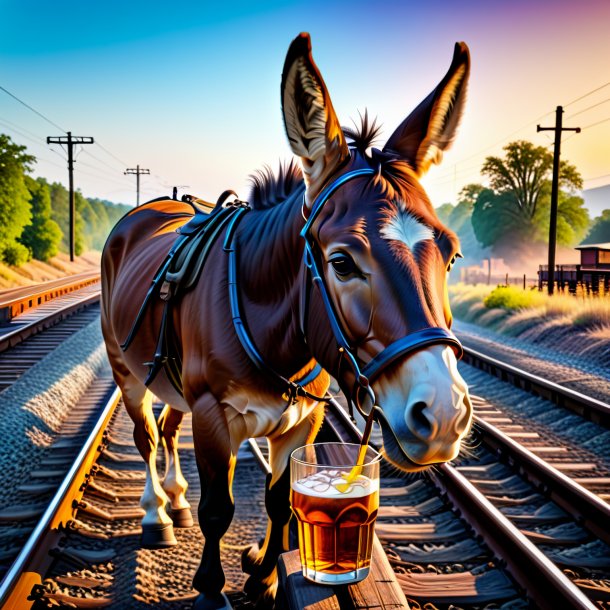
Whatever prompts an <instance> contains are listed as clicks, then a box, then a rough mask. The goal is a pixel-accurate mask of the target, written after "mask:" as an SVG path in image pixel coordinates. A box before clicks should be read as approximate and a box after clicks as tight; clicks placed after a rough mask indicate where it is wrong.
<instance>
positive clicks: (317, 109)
mask: <svg viewBox="0 0 610 610" xmlns="http://www.w3.org/2000/svg"><path fill="white" fill-rule="evenodd" d="M282 111H283V114H284V126H285V127H286V135H287V136H288V141H289V142H290V147H291V148H292V152H293V153H294V154H295V155H298V156H299V157H301V163H302V165H303V175H304V177H305V184H306V185H307V191H306V201H307V203H308V204H310V203H311V202H313V200H314V199H315V197H316V195H317V194H318V193H319V192H320V190H321V189H322V186H323V185H324V182H325V181H326V180H327V179H328V177H329V176H330V175H331V174H332V173H333V172H334V171H335V170H336V169H337V167H338V166H339V165H340V164H341V163H342V162H343V161H344V160H345V158H346V157H347V156H348V155H349V150H348V148H347V142H346V141H345V137H344V135H343V131H342V130H341V126H340V124H339V121H338V119H337V115H336V114H335V111H334V109H333V105H332V102H331V101H330V95H329V94H328V90H327V89H326V85H325V84H324V81H323V80H322V76H321V75H320V72H319V70H318V67H317V66H316V64H315V63H314V61H313V58H312V56H311V40H310V38H309V34H306V33H302V34H300V35H299V36H298V37H297V38H295V39H294V41H293V42H292V44H291V45H290V48H289V49H288V54H287V56H286V62H285V63H284V71H283V73H282Z"/></svg>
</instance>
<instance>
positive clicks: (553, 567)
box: [0, 335, 610, 610]
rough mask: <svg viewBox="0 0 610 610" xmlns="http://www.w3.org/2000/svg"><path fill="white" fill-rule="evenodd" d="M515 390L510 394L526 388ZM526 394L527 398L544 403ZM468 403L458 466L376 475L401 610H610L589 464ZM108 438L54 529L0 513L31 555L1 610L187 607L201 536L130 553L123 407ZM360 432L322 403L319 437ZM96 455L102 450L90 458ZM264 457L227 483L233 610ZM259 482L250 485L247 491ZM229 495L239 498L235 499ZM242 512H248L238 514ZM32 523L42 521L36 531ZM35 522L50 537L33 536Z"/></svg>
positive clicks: (245, 460)
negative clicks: (473, 432) (469, 425)
mask: <svg viewBox="0 0 610 610" xmlns="http://www.w3.org/2000/svg"><path fill="white" fill-rule="evenodd" d="M42 336H44V335H42ZM30 341H32V339H30V340H29V341H28V342H27V343H29V342H30ZM486 366H487V365H486ZM494 366H496V365H495V364H494ZM501 375H503V374H502V373H500V376H501ZM511 375H513V373H511ZM107 381H108V383H109V380H107ZM498 383H500V382H498ZM513 383H515V382H514V381H513ZM523 383H524V382H522V381H517V382H516V383H515V385H518V386H520V387H522V388H523V387H524V385H523ZM528 383H529V382H528ZM108 387H109V386H108ZM531 387H532V386H528V390H530V391H531ZM533 387H534V390H533V391H534V392H535V393H537V394H541V393H542V392H540V391H538V390H537V389H535V386H533ZM553 391H555V390H553ZM557 392H561V389H560V390H557ZM100 393H103V392H102V391H101V390H100ZM114 399H116V396H115V397H114ZM585 399H586V397H585ZM532 400H538V401H541V400H542V399H541V398H539V397H538V398H535V399H532ZM554 400H555V402H556V403H557V404H566V403H562V402H561V400H564V399H561V398H559V399H554ZM572 400H573V396H572V397H571V398H570V401H572ZM597 402H599V401H597ZM474 403H475V414H476V422H477V424H476V425H477V428H478V431H477V434H478V441H477V442H478V445H477V446H476V447H474V448H473V449H472V455H470V456H469V457H465V458H461V459H460V460H459V461H458V462H457V463H456V465H455V466H449V465H444V466H442V467H440V468H438V469H435V471H434V472H433V473H432V475H431V476H424V477H417V478H416V477H413V476H405V475H402V474H400V473H396V472H393V471H392V470H391V469H390V468H385V469H384V473H383V481H382V507H381V509H380V517H379V521H378V528H377V531H378V535H379V537H380V539H381V540H382V542H383V545H384V548H385V550H386V553H387V555H388V557H389V559H390V562H391V564H392V565H393V567H394V569H395V571H396V574H397V578H398V580H399V582H400V583H401V585H402V586H403V590H404V591H405V594H406V595H407V597H408V598H409V599H410V602H411V605H412V608H413V609H417V608H418V607H424V605H425V604H429V605H428V606H426V607H427V608H434V607H438V608H448V607H449V605H451V604H453V607H463V608H482V607H485V606H486V605H488V604H495V605H494V606H493V607H494V608H496V607H501V608H527V607H531V605H532V604H535V605H538V606H540V607H548V608H593V607H597V608H609V607H610V589H609V588H608V583H609V582H610V579H609V576H610V552H608V546H607V543H608V542H610V541H609V540H608V538H609V534H608V529H609V528H608V523H610V519H609V518H608V517H609V515H610V514H609V512H608V505H607V504H606V503H605V502H604V501H603V500H606V499H608V498H607V495H606V491H605V489H606V487H605V478H606V476H605V475H604V476H601V477H600V476H597V474H599V473H598V472H597V471H596V470H595V468H596V467H597V464H596V463H595V462H593V461H592V456H591V455H590V454H587V453H586V452H584V453H582V452H580V453H577V452H575V451H574V447H573V445H572V446H566V445H565V444H564V445H562V444H561V442H560V441H559V440H558V439H557V438H556V437H555V436H553V434H552V433H548V434H547V432H545V431H544V430H542V428H543V427H544V426H543V424H542V423H540V422H538V423H539V424H540V426H541V427H540V428H539V430H542V434H541V433H540V432H539V431H535V432H533V433H532V430H531V429H530V427H531V425H532V423H531V421H530V420H529V419H528V418H527V414H521V416H522V417H523V418H524V419H519V418H518V415H519V414H517V415H515V413H507V412H506V411H505V410H503V409H501V408H498V406H497V405H496V404H490V403H489V402H487V401H484V400H482V399H479V398H477V397H474ZM588 404H590V403H588ZM566 406H567V404H566ZM551 408H553V409H555V408H558V407H551ZM113 409H114V407H113ZM546 409H547V410H549V405H548V404H547V406H546ZM579 409H580V410H579ZM575 412H576V413H581V414H584V416H585V417H587V414H586V413H587V412H588V413H592V412H593V410H592V409H591V408H590V406H589V407H587V409H581V408H580V407H578V406H577V407H576V408H575ZM601 412H603V406H602V411H601ZM573 417H578V418H580V417H581V415H578V416H576V415H574V416H573ZM596 417H598V416H597V415H593V416H592V417H591V419H595V418H596ZM79 419H80V424H82V425H81V429H80V432H79V434H80V437H81V438H82V436H83V433H84V429H85V423H87V422H86V421H85V420H86V418H85V417H82V418H79V417H77V418H76V420H79ZM187 419H188V418H187ZM597 421H599V420H597ZM87 425H90V423H88V424H87ZM587 425H594V424H587ZM108 426H109V427H108V429H107V431H106V433H105V435H104V433H103V432H102V435H103V436H102V438H103V441H102V442H101V443H100V442H99V440H98V441H96V442H94V443H93V444H92V445H95V447H96V450H95V451H94V454H95V455H94V457H93V458H92V457H87V458H86V460H85V462H86V463H87V464H88V465H87V466H85V467H82V466H79V467H76V466H73V467H72V470H71V471H70V472H72V471H73V470H74V469H76V472H80V473H81V475H79V476H82V473H84V474H85V475H87V474H88V475H89V476H88V477H86V480H81V481H80V483H79V484H78V485H76V486H74V485H73V486H72V487H76V488H78V491H77V492H74V491H72V492H69V493H72V494H74V493H76V495H75V496H73V497H72V499H71V500H64V504H62V506H64V508H62V509H61V510H59V512H58V514H60V515H61V518H59V517H49V516H48V512H49V510H50V509H46V508H45V507H46V503H45V504H44V506H43V505H42V504H39V505H38V506H37V507H36V511H35V512H36V515H30V520H29V523H28V524H25V525H24V524H23V523H22V522H21V526H20V525H19V523H17V521H16V520H15V519H16V517H18V516H19V517H23V513H24V511H21V513H22V514H21V515H18V514H17V513H18V512H19V511H18V510H17V511H16V510H13V514H10V512H5V514H4V518H5V520H4V522H5V524H8V525H9V527H11V528H12V529H11V532H12V534H11V533H9V534H8V535H5V538H9V537H11V535H12V537H13V538H14V540H17V541H19V543H20V545H24V551H27V554H28V556H27V557H25V559H18V560H17V563H16V564H14V566H13V568H11V571H10V572H9V573H8V575H10V574H13V577H11V580H10V581H9V580H8V575H7V579H5V581H4V582H3V584H2V588H0V606H1V605H2V604H3V603H5V600H6V599H8V598H7V597H6V596H8V595H12V596H13V597H11V598H10V599H11V600H12V601H11V602H10V603H11V604H13V605H6V606H2V607H7V608H12V607H14V608H27V607H29V606H30V604H31V603H32V602H31V601H30V602H27V601H25V597H27V594H29V593H30V591H31V590H32V585H33V584H35V585H37V586H36V587H35V588H34V592H33V597H34V598H35V599H36V600H37V601H36V602H35V607H36V608H38V607H47V606H46V605H45V604H49V603H60V604H72V605H74V606H76V607H116V608H123V607H126V608H127V607H129V608H131V607H134V608H136V607H137V608H140V607H141V608H144V607H150V605H153V606H154V607H156V608H157V607H158V608H171V609H175V608H186V607H189V604H190V600H192V598H193V597H194V595H195V593H194V592H193V591H192V589H191V588H190V577H191V574H192V573H193V571H194V569H195V568H196V565H197V563H198V560H199V556H200V549H201V545H202V539H201V535H200V533H199V530H198V528H194V529H192V530H188V531H184V530H183V531H181V530H177V536H178V540H179V546H178V547H175V548H174V549H170V550H166V551H147V550H143V549H139V518H140V514H141V512H140V509H139V506H138V499H139V495H140V492H141V488H142V485H143V470H144V467H143V464H142V462H141V460H140V458H139V456H138V455H137V452H136V451H135V448H134V447H133V443H132V440H131V422H130V421H129V419H128V418H127V416H126V414H125V412H124V410H123V409H119V410H118V411H117V412H116V413H115V415H113V416H112V417H111V418H110V423H109V424H108ZM104 427H105V425H100V426H98V428H99V429H104ZM357 434H358V431H357V429H355V428H354V426H353V425H352V424H351V422H350V420H349V418H347V417H346V416H345V412H344V411H343V410H342V409H341V407H340V406H339V405H337V404H332V405H331V408H330V409H329V412H328V417H327V423H326V424H325V427H324V429H323V432H322V436H321V437H320V439H321V440H322V439H324V438H326V439H329V438H335V437H338V438H343V439H345V440H348V439H349V440H355V439H356V438H357ZM536 434H537V435H538V436H535V435H536ZM76 436H78V435H76ZM76 436H75V439H74V441H73V442H65V443H64V444H63V449H62V444H61V443H60V445H59V448H58V449H59V450H60V451H59V453H58V454H57V455H56V456H52V457H51V463H50V464H49V467H50V468H52V466H53V462H54V460H57V461H58V462H62V463H63V464H65V463H66V459H67V458H66V455H67V453H68V449H69V448H71V450H72V452H74V451H75V445H76V444H78V443H77V440H76ZM511 437H512V438H511ZM78 442H80V441H78ZM89 444H90V445H91V443H89ZM100 445H101V447H102V448H103V449H104V450H103V451H102V452H100V451H98V450H97V449H99V447H100ZM68 446H70V447H68ZM181 446H182V449H183V451H182V454H183V462H184V469H185V474H186V476H187V479H188V480H189V482H190V483H191V489H190V490H189V499H190V501H191V504H192V505H193V506H195V505H196V503H197V499H198V491H199V490H198V477H197V475H196V466H195V463H194V456H193V455H192V453H193V452H192V438H191V437H190V432H189V429H188V425H186V426H185V431H184V433H183V437H182V440H181ZM528 447H529V448H528ZM579 451H580V450H579ZM570 452H572V453H570ZM81 453H82V452H81ZM264 454H265V447H264V446H262V447H261V445H259V444H251V445H250V447H242V449H241V450H240V464H241V466H240V467H238V473H237V474H236V480H235V484H236V487H237V492H236V497H237V510H238V513H236V519H235V523H234V526H235V527H234V528H233V531H231V530H230V532H229V534H228V537H227V538H225V543H226V544H225V549H224V550H223V552H224V553H225V559H224V563H225V566H228V568H229V569H228V572H229V578H228V581H229V586H230V588H231V590H232V593H231V595H230V597H231V599H232V601H233V603H234V605H235V607H236V608H238V609H240V610H241V609H242V608H243V609H244V610H245V609H246V608H250V607H251V605H250V603H249V602H248V601H247V599H246V598H245V597H244V596H243V594H241V593H240V592H239V591H240V590H241V586H242V585H243V576H242V575H241V574H240V568H239V556H240V553H241V550H242V549H243V548H244V546H245V545H246V544H248V543H251V542H253V541H254V540H256V539H257V538H258V537H260V536H262V534H263V533H264V527H265V524H264V522H263V519H262V514H263V513H264V509H263V506H264V499H263V496H262V492H263V489H264V475H263V473H262V471H260V470H259V469H258V467H257V466H255V461H254V460H255V458H258V459H261V458H263V459H264ZM95 460H97V462H96V465H94V466H93V467H91V463H92V462H93V461H95ZM591 464H593V467H592V466H591ZM239 468H242V471H241V474H240V471H239ZM57 470H58V469H57ZM38 474H40V479H42V481H44V486H45V489H46V492H47V493H49V492H50V490H51V489H54V488H55V489H56V488H58V487H59V489H62V490H63V489H67V488H68V487H69V486H68V485H67V484H66V483H65V482H64V483H61V485H60V484H59V481H57V480H47V479H49V472H48V471H45V470H43V471H42V472H41V473H38ZM257 477H258V478H259V479H260V480H258V482H254V481H256V479H257ZM40 479H39V480H38V481H24V482H23V483H22V486H23V487H24V488H25V490H30V492H29V493H32V492H33V491H34V490H41V487H40V486H41V485H43V482H42V481H41V480H40ZM587 479H588V482H587ZM596 479H597V480H596ZM599 479H601V481H600V480H599ZM240 485H241V486H242V487H243V492H244V493H243V494H242V497H241V498H240V497H239V496H240V493H239V490H240ZM584 485H586V486H587V487H588V488H589V489H585V488H584V487H583V486H584ZM81 488H82V489H81ZM253 490H256V493H253ZM78 494H81V496H82V497H80V496H79V495H78ZM68 495H69V494H68ZM66 502H67V504H66ZM73 503H74V505H73ZM244 503H245V509H244ZM54 504H55V505H57V506H59V505H60V501H59V499H58V500H55V499H54V500H53V501H52V502H51V504H50V506H53V505H54ZM65 506H68V507H69V508H68V509H66V508H65ZM13 508H14V507H13ZM242 509H243V510H244V511H245V512H243V513H242V514H241V515H240V513H239V511H240V510H242ZM40 515H42V517H43V518H42V520H41V521H40V522H38V521H37V519H38V518H39V517H40ZM45 518H46V521H47V526H43V525H41V524H42V523H43V521H45ZM2 519H3V517H2V514H1V513H0V520H2ZM11 519H13V521H11ZM36 523H38V525H36ZM26 525H27V527H26ZM49 526H50V530H51V532H50V533H47V534H45V535H44V536H42V537H41V538H40V540H39V541H38V542H33V541H28V542H27V544H24V541H25V537H26V533H27V534H28V535H29V533H30V532H32V531H35V532H39V533H41V532H43V531H44V530H45V529H46V528H47V527H49ZM14 528H16V529H17V531H16V532H14V531H13V529H14ZM5 531H8V530H6V529H5ZM19 536H20V537H19ZM0 541H1V540H0ZM28 549H29V550H28ZM49 550H50V554H49ZM44 557H46V559H44ZM5 561H6V559H5ZM36 562H41V563H36ZM136 573H137V575H138V576H137V579H136V577H135V576H134V574H136ZM15 574H16V577H15ZM24 574H26V575H25V576H24ZM15 578H16V579H15ZM15 600H18V601H15ZM6 603H7V604H8V602H6ZM134 604H135V605H134Z"/></svg>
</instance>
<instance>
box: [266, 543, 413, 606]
mask: <svg viewBox="0 0 610 610" xmlns="http://www.w3.org/2000/svg"><path fill="white" fill-rule="evenodd" d="M278 576H279V589H280V591H279V595H278V601H279V602H280V604H279V607H280V610H281V609H282V608H284V610H303V609H304V608H307V610H409V604H408V602H407V599H406V598H405V595H404V593H403V591H402V589H401V587H400V585H399V584H398V581H397V580H396V576H395V574H394V571H393V570H392V567H391V566H390V563H389V561H388V558H387V557H386V554H385V552H384V550H383V548H382V546H381V543H380V542H379V540H378V538H377V536H375V541H374V543H373V557H372V561H371V571H370V573H369V575H368V577H367V578H365V579H364V580H363V581H361V582H359V583H357V584H354V585H342V586H335V587H331V586H327V585H317V584H315V583H312V582H309V581H308V580H306V579H305V578H303V575H302V573H301V561H300V559H299V552H298V551H290V552H288V553H284V554H283V555H281V556H280V559H279V562H278Z"/></svg>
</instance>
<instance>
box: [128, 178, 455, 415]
mask: <svg viewBox="0 0 610 610" xmlns="http://www.w3.org/2000/svg"><path fill="white" fill-rule="evenodd" d="M374 173H376V171H375V170H373V169H371V168H362V169H357V170H353V171H350V172H347V173H345V174H343V175H341V176H339V177H338V178H337V179H335V180H334V181H333V182H331V183H330V184H328V185H327V186H326V187H324V188H323V189H322V191H321V192H320V193H319V195H318V196H317V197H316V199H315V200H314V202H313V204H312V206H311V212H310V214H309V217H308V218H307V219H306V221H305V225H304V226H303V229H302V230H301V233H300V235H301V237H302V238H303V239H304V241H305V247H304V253H303V261H304V265H305V274H304V286H303V289H302V290H301V303H300V308H299V309H300V315H299V318H300V319H299V323H300V329H301V332H302V335H303V337H306V336H307V334H306V330H307V329H306V325H307V316H308V311H309V301H310V298H311V294H310V287H311V286H312V285H313V286H316V287H317V289H318V290H319V292H320V296H321V298H322V302H323V304H324V309H325V311H326V315H327V316H328V321H329V323H330V326H331V329H332V332H333V335H334V337H335V341H336V343H337V349H338V351H339V353H340V355H341V360H346V361H347V363H348V365H349V366H350V368H351V370H352V373H353V375H354V379H355V382H354V387H353V388H352V392H351V395H350V396H348V399H349V400H348V402H349V403H350V406H351V405H352V404H355V405H356V408H357V409H358V411H359V413H360V414H361V415H362V416H363V417H368V415H369V413H370V411H369V413H367V412H366V407H365V405H364V401H365V399H368V400H369V401H370V405H371V407H370V408H371V410H373V409H375V410H378V411H380V410H381V409H380V407H378V406H377V405H376V402H375V393H374V392H373V389H372V387H371V382H372V381H374V380H375V378H377V377H378V376H379V375H380V374H381V373H382V372H383V371H384V369H386V368H387V367H388V366H389V365H390V364H392V363H393V362H394V361H396V360H397V359H398V358H400V357H402V356H405V355H408V354H411V353H413V352H415V351H417V350H420V349H422V348H424V347H427V346H429V345H438V344H442V345H448V346H450V347H452V348H453V349H454V351H455V352H456V356H457V357H458V358H461V357H462V353H463V348H462V345H461V343H460V342H459V340H458V339H457V338H456V337H455V335H454V334H453V333H451V332H450V331H448V330H445V329H443V328H440V327H429V328H425V329H422V330H418V331H416V332H413V333H410V334H408V335H406V336H404V337H401V338H400V339H398V340H396V341H394V342H393V343H391V344H390V345H388V346H387V347H385V348H384V349H383V350H381V351H380V352H379V353H378V354H376V355H375V357H374V358H373V359H372V360H370V361H369V362H368V363H366V364H365V365H364V366H362V365H361V363H359V362H358V357H357V352H356V349H355V347H354V346H352V345H351V344H350V342H349V341H348V340H347V338H346V336H345V333H344V331H343V329H342V327H341V323H340V321H339V317H338V315H337V312H336V311H335V307H334V305H333V302H332V299H331V297H330V294H329V292H328V288H327V286H326V282H325V281H324V274H323V273H322V270H321V269H322V267H321V264H320V256H319V252H318V247H317V244H316V242H315V241H314V239H313V237H312V235H311V229H312V226H313V223H314V222H315V220H316V218H317V217H318V215H319V214H320V212H321V210H322V208H323V207H324V204H325V203H326V202H327V201H328V199H329V198H330V197H331V196H332V195H333V194H334V193H335V192H336V191H337V189H339V188H340V187H341V186H343V185H344V184H345V183H346V182H348V181H350V180H353V179H355V178H359V177H361V176H367V175H372V174H374ZM223 195H224V194H223ZM217 209H219V211H218V212H217ZM217 209H215V210H214V211H213V212H212V214H210V215H205V216H206V217H205V218H202V214H201V213H200V212H197V213H196V214H195V216H194V217H193V219H192V220H190V221H189V222H188V223H187V224H186V225H184V226H183V227H181V229H179V233H180V237H179V238H178V239H177V240H176V242H175V243H174V245H173V246H172V248H171V250H170V251H169V253H168V255H167V256H166V258H165V260H164V262H163V263H162V264H161V266H160V267H159V269H158V271H157V273H156V274H155V277H154V279H153V281H152V284H151V287H150V289H149V291H148V293H147V295H146V298H145V299H144V302H143V304H142V306H141V308H140V311H139V312H138V316H137V317H136V320H135V321H134V324H133V326H132V329H131V331H130V333H129V335H128V337H127V339H126V340H125V342H124V343H123V344H122V346H121V347H122V349H123V350H126V349H127V348H128V347H129V345H130V344H131V341H132V340H133V338H134V336H135V333H136V332H137V330H138V328H139V326H140V324H141V322H142V318H143V314H144V311H145V309H146V307H147V306H148V303H149V302H150V300H151V299H152V298H153V297H154V296H155V295H158V296H161V298H164V299H165V300H166V305H165V307H164V311H163V317H162V321H161V328H160V331H159V339H158V342H157V349H156V350H155V354H154V356H153V359H152V361H151V362H149V363H146V364H148V365H149V367H150V368H149V374H148V376H147V378H146V380H145V384H146V385H150V384H151V383H152V381H153V380H154V378H155V376H156V375H157V374H158V372H159V371H160V370H161V369H162V368H164V367H165V369H166V373H167V375H168V378H169V379H170V381H171V382H172V384H173V385H174V387H175V388H176V389H177V390H178V391H179V392H180V393H181V394H182V385H181V378H180V369H181V366H180V358H179V355H177V354H176V355H173V356H171V355H169V353H168V347H167V346H168V341H167V337H166V335H167V318H168V314H169V308H170V304H171V302H172V300H173V299H174V298H175V297H176V296H178V295H179V293H180V290H179V289H178V287H179V286H180V285H181V284H179V283H178V284H176V283H174V284H172V279H173V280H174V281H175V279H176V278H178V279H181V280H183V278H184V277H185V276H187V275H188V274H185V273H180V272H177V271H176V269H175V262H174V261H175V260H176V261H177V260H179V259H180V254H181V253H183V254H184V251H186V252H187V255H186V256H184V255H183V256H182V259H183V260H184V259H185V258H186V259H187V260H191V258H192V257H191V256H189V255H188V252H191V251H192V250H199V249H201V248H204V249H205V252H206V253H207V252H208V251H209V249H210V248H211V245H212V244H213V243H214V241H215V240H216V238H217V237H218V235H219V233H220V232H221V230H222V229H224V228H225V227H226V228H227V230H226V233H225V239H224V242H223V250H224V251H225V252H226V253H227V254H228V286H229V302H230V307H231V317H232V320H233V326H234V329H235V333H236V335H237V338H238V339H239V342H240V344H241V345H242V347H243V349H244V351H245V352H246V354H247V355H248V357H249V358H250V360H251V361H252V363H253V364H254V365H255V366H256V368H257V369H258V370H259V371H260V372H261V373H263V374H264V375H266V376H267V377H270V378H272V379H273V381H274V382H275V384H276V385H277V386H278V388H283V390H284V395H285V396H286V397H287V400H288V403H289V404H292V403H293V402H294V401H296V400H297V399H298V397H299V396H305V397H308V398H310V399H313V400H317V401H328V400H329V398H327V397H322V396H315V395H314V394H311V393H310V392H308V391H307V390H306V389H305V386H307V385H308V384H309V383H311V382H312V381H314V380H315V379H316V378H317V376H318V375H319V374H320V373H321V372H322V366H321V365H320V364H319V363H316V365H315V366H314V368H313V369H312V370H311V371H310V372H309V373H307V374H306V375H305V376H304V377H303V378H301V379H297V380H291V379H288V378H286V377H285V376H283V375H281V374H280V373H278V372H277V371H276V370H274V369H273V368H272V367H271V366H270V365H269V364H268V363H267V362H266V361H265V359H264V357H263V356H262V355H261V353H260V352H259V350H258V348H257V347H256V345H255V343H254V340H253V339H252V336H251V335H250V333H249V331H248V328H247V326H246V324H245V322H244V319H243V316H242V311H241V303H240V297H239V290H238V270H237V246H236V244H235V231H236V228H237V226H238V224H239V222H240V221H241V219H242V218H243V217H244V216H245V214H246V213H247V212H249V211H250V207H249V205H248V204H247V203H245V202H242V201H239V200H235V201H234V202H232V203H229V204H226V205H225V206H224V207H220V206H218V208H217ZM193 240H195V241H193ZM189 244H191V249H192V250H189V247H188V246H189ZM193 244H195V245H197V247H196V248H193ZM202 244H203V245H202ZM198 261H199V263H200V264H199V266H198V267H197V268H196V271H195V279H196V278H197V277H198V276H199V274H200V272H201V267H202V266H203V264H204V262H205V255H204V256H199V258H198ZM172 269H173V271H171V270H172ZM191 280H192V273H191ZM193 283H194V281H189V282H188V283H187V287H190V286H192V285H193ZM168 287H169V288H168Z"/></svg>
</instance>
